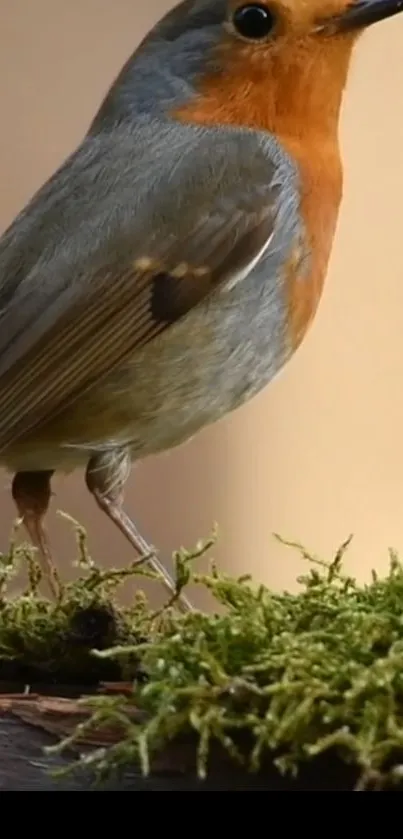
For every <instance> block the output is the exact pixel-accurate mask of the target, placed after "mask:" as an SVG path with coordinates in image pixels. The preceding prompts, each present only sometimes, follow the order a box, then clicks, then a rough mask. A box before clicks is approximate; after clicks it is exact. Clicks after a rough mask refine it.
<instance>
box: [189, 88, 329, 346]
mask: <svg viewBox="0 0 403 839" xmlns="http://www.w3.org/2000/svg"><path fill="white" fill-rule="evenodd" d="M266 80H267V76H266V77H265V83H264V90H263V91H262V84H261V83H260V78H258V79H251V78H246V77H245V74H244V73H240V74H237V73H236V72H232V73H227V74H223V75H222V76H221V77H220V79H219V80H217V79H214V77H212V78H205V79H204V80H203V81H202V83H201V86H200V92H199V95H198V96H197V97H195V98H194V99H193V100H191V101H189V102H188V103H186V104H185V105H184V106H182V107H181V108H179V109H177V110H176V111H175V112H174V113H173V116H174V117H175V118H176V119H179V120H183V121H184V122H194V123H203V124H213V125H218V124H221V125H225V124H227V125H247V126H249V127H251V128H256V129H258V130H267V131H270V132H271V133H274V134H275V135H276V136H277V137H278V139H279V141H280V143H281V144H282V146H283V147H284V148H285V150H286V151H287V152H288V153H289V154H290V155H291V156H292V157H293V159H294V161H295V162H296V163H297V165H298V168H299V173H300V185H301V204H300V207H301V216H302V218H303V221H304V224H305V230H306V233H307V236H308V245H309V249H310V252H311V261H310V271H309V275H308V276H306V271H305V272H304V273H303V275H302V276H301V273H300V271H299V255H298V253H297V252H294V253H293V254H292V256H291V258H290V260H289V262H288V264H287V265H285V266H284V272H285V277H286V284H285V287H286V295H287V306H288V309H289V338H290V342H291V345H292V346H293V348H294V349H296V348H297V347H298V345H299V344H300V343H301V341H302V339H303V337H304V335H305V333H306V331H307V329H308V327H309V325H310V323H311V322H312V319H313V317H314V315H315V312H316V309H317V306H318V303H319V300H320V297H321V294H322V290H323V284H324V280H325V276H326V271H327V266H328V261H329V257H330V252H331V248H332V243H333V238H334V232H335V228H336V223H337V217H338V211H339V205H340V200H341V194H342V169H341V162H340V155H339V149H338V143H337V133H336V131H334V132H332V133H331V134H329V136H326V135H325V136H324V135H323V132H322V133H320V132H315V125H314V123H312V120H310V116H309V115H307V114H305V115H304V116H303V117H301V115H299V114H295V113H293V107H292V103H291V104H290V107H289V108H287V107H284V108H283V109H281V112H280V113H279V109H278V107H277V108H276V106H275V104H274V103H273V107H271V103H270V101H269V100H268V94H267V90H268V85H267V81H266ZM308 126H309V128H310V130H309V131H308V130H307V128H308Z"/></svg>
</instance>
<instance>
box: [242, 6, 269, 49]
mask: <svg viewBox="0 0 403 839" xmlns="http://www.w3.org/2000/svg"><path fill="white" fill-rule="evenodd" d="M232 22H233V25H234V27H235V29H236V31H237V32H239V34H240V35H242V38H247V39H248V40H250V41H260V40H262V39H263V38H267V36H268V35H270V32H271V31H272V29H273V27H274V25H275V23H276V20H275V16H274V14H273V12H271V11H270V9H269V8H268V7H267V6H263V5H260V4H259V3H249V4H248V5H247V6H239V8H238V9H237V10H236V11H235V12H234V15H233V18H232Z"/></svg>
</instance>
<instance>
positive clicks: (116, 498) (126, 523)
mask: <svg viewBox="0 0 403 839" xmlns="http://www.w3.org/2000/svg"><path fill="white" fill-rule="evenodd" d="M130 468H131V459H130V451H129V450H128V449H126V448H120V449H113V450H110V451H103V452H99V453H97V454H95V455H93V456H92V457H91V459H90V461H89V463H88V466H87V470H86V474H85V479H86V484H87V487H88V489H89V491H90V492H91V494H92V495H93V497H94V498H95V501H96V502H97V504H98V506H99V507H100V509H101V510H102V511H103V512H104V513H106V515H107V516H108V518H110V519H111V521H113V522H114V523H115V524H116V525H117V527H118V528H119V530H120V531H121V533H123V535H124V536H125V537H126V539H127V540H128V541H129V542H130V544H131V545H132V546H133V547H134V549H135V550H136V551H137V553H139V554H140V559H139V560H138V563H139V564H140V563H141V562H144V561H145V559H147V562H149V564H150V565H151V567H152V568H153V569H154V571H156V572H157V573H158V574H159V575H160V576H161V577H162V582H163V583H164V585H165V587H166V588H167V590H168V591H169V592H170V594H174V593H175V584H174V581H173V579H172V577H171V576H170V574H168V571H167V570H166V568H164V566H163V565H162V563H161V562H160V561H159V559H157V557H156V555H155V549H154V548H152V547H151V546H150V545H148V544H147V542H146V541H145V539H143V537H142V536H141V534H140V533H139V531H138V530H137V527H136V526H135V524H134V523H133V522H132V520H131V519H130V518H129V516H128V515H127V513H125V511H124V510H123V507H122V504H123V492H124V486H125V483H126V481H127V478H128V477H129V474H130ZM178 602H179V603H180V605H181V606H182V608H183V609H184V610H185V611H193V606H192V604H191V603H190V601H189V600H188V599H187V597H186V596H185V595H184V594H181V595H180V596H179V598H178Z"/></svg>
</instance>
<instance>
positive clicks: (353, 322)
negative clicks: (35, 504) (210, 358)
mask: <svg viewBox="0 0 403 839" xmlns="http://www.w3.org/2000/svg"><path fill="white" fill-rule="evenodd" d="M171 5H172V2H171V3H170V2H169V0H148V2H147V3H140V2H138V0H113V2H110V0H80V2H78V0H72V2H70V3H66V2H64V0H35V3H29V2H27V0H13V3H12V4H11V3H10V2H8V1H7V0H0V101H1V108H2V111H1V113H2V119H1V132H0V184H1V189H0V227H1V229H4V227H5V226H6V225H7V224H8V223H9V222H10V221H11V220H12V218H13V216H14V215H15V214H16V213H17V212H18V210H19V209H20V208H21V207H22V205H23V204H24V203H25V202H26V201H27V200H28V199H29V197H30V196H31V194H32V193H33V192H34V190H35V189H36V188H37V187H38V186H39V185H40V184H41V183H42V182H43V181H44V180H45V178H46V177H48V176H49V175H50V174H51V173H52V172H53V171H54V169H55V168H56V166H57V165H58V164H59V163H60V162H61V161H62V159H63V158H64V157H65V156H66V155H67V154H68V153H69V152H70V151H71V150H72V149H73V147H74V145H75V144H76V143H77V142H78V141H79V140H80V138H81V136H82V134H83V133H84V132H85V130H86V128H87V126H88V123H89V121H90V120H91V118H92V116H93V114H94V112H95V110H96V108H97V107H98V104H99V102H100V100H101V98H102V96H103V95H104V93H105V91H106V89H107V88H108V86H109V84H110V83H111V81H112V79H113V77H114V76H115V74H116V73H117V72H118V70H119V69H120V67H121V65H122V64H123V62H124V61H125V59H126V57H127V56H128V55H129V53H130V52H131V51H132V49H133V48H134V47H135V45H136V43H137V42H138V40H139V38H140V37H141V36H142V35H143V33H144V32H145V31H146V29H147V28H148V27H149V26H150V25H151V24H152V23H153V22H154V21H155V20H156V19H157V17H159V15H160V14H161V13H162V12H163V11H165V10H166V9H167V8H169V7H170V6H171ZM402 39H403V16H402V19H400V20H399V19H393V20H390V21H388V22H385V23H382V24H380V25H378V26H377V27H374V28H373V30H372V31H371V32H369V33H367V35H366V36H365V37H364V39H363V41H362V42H361V44H360V45H359V48H358V50H357V52H356V55H355V60H354V66H353V72H352V74H351V79H350V85H349V90H348V95H347V97H346V100H345V107H344V114H343V126H342V139H343V149H344V160H345V195H344V203H343V212H342V217H341V219H340V223H339V229H338V235H337V243H336V246H335V249H334V252H333V257H332V262H331V267H330V271H329V275H328V279H327V285H326V289H325V294H324V297H323V300H322V304H321V306H320V309H319V313H318V316H317V319H316V322H315V324H314V327H313V328H312V330H311V332H310V334H309V336H308V338H307V339H306V341H305V343H304V345H303V347H302V348H301V349H300V351H299V352H298V353H297V355H296V357H295V358H294V359H293V361H292V362H291V363H290V364H289V366H288V367H287V368H286V370H285V371H284V373H283V374H282V376H281V377H280V378H279V379H278V380H277V381H276V382H275V383H274V384H272V385H271V386H270V387H269V388H268V389H267V390H266V392H265V393H264V394H262V395H261V396H260V397H258V398H256V399H255V400H254V401H253V403H251V404H249V405H247V406H246V407H244V408H242V409H241V410H239V411H238V412H237V413H236V414H235V415H233V416H232V417H231V418H230V419H226V420H224V421H222V422H221V423H219V424H218V425H216V426H215V427H214V428H211V429H209V430H208V431H207V432H204V433H203V434H201V435H200V436H199V437H198V438H197V439H195V440H193V441H192V442H190V443H188V444H187V445H185V446H184V447H182V448H180V449H177V450H176V451H174V452H171V453H170V454H168V455H163V456H160V457H158V458H156V459H150V460H149V461H147V462H144V463H143V464H141V465H139V466H138V467H137V468H136V469H135V470H134V472H133V475H132V478H131V480H130V483H129V487H128V491H127V507H128V509H129V510H130V512H132V513H135V515H136V517H137V521H138V523H139V525H140V526H141V527H142V529H143V531H144V533H145V534H146V535H148V537H149V538H151V539H152V540H153V541H154V543H156V544H158V545H159V546H160V547H161V549H162V550H163V552H165V553H166V552H170V551H171V550H172V549H173V548H175V547H177V546H178V545H180V544H181V543H185V544H187V545H191V544H193V543H194V542H195V540H196V539H197V538H199V537H200V536H202V535H207V534H208V533H209V531H210V527H211V525H212V523H213V521H214V520H217V521H218V523H219V526H220V531H221V538H220V543H219V547H218V548H217V549H216V550H215V555H216V556H217V557H218V559H219V560H220V562H221V563H222V565H223V566H225V567H227V568H230V569H231V570H232V571H234V572H236V573H238V572H239V573H244V572H245V571H249V572H251V573H252V574H253V575H254V576H255V577H256V578H257V579H259V580H263V581H264V582H266V583H269V584H270V585H273V586H275V587H276V588H278V587H280V588H282V587H283V586H286V587H293V586H294V585H295V577H296V575H297V574H298V573H300V571H301V563H300V561H299V559H298V557H297V556H296V555H294V554H293V553H292V552H289V551H287V550H285V549H284V548H282V547H281V546H279V545H278V544H276V543H275V542H274V541H273V538H272V532H273V531H278V532H280V533H281V534H282V535H284V536H286V537H289V538H292V539H296V540H301V541H303V542H304V543H305V544H306V545H307V546H309V547H311V548H312V549H313V550H315V551H316V552H322V553H330V552H332V551H333V550H335V548H336V547H337V546H338V545H339V543H340V542H341V541H342V540H343V539H344V538H345V537H346V536H347V535H348V534H349V533H350V532H354V534H355V539H354V541H353V544H352V546H351V549H350V553H349V563H348V564H349V568H350V570H351V571H352V572H353V573H356V574H358V575H359V577H360V578H361V579H363V578H365V577H367V576H368V574H369V570H370V568H371V566H376V568H377V569H378V570H379V571H381V572H382V571H384V570H385V569H386V565H387V548H388V546H389V545H394V546H396V547H397V548H398V549H399V548H400V549H401V550H402V551H403V439H402V438H403V434H402V429H403V394H402V377H403V328H402V327H403V249H402V241H403V238H402V237H403V233H402V227H403V218H402V200H401V196H402V194H403V100H402V82H403V64H402V59H401V47H402ZM54 486H55V492H56V497H55V498H54V500H53V506H52V513H51V515H50V518H49V522H50V531H51V535H52V539H53V541H54V545H55V548H56V550H57V552H58V557H59V562H60V563H61V564H62V565H63V568H64V573H66V574H67V573H68V561H69V559H70V557H71V553H72V547H73V542H72V536H71V532H70V529H69V527H68V526H67V525H66V523H65V522H62V521H60V520H58V518H57V516H56V512H55V511H56V509H57V508H58V507H62V508H63V509H65V510H67V511H68V512H69V513H70V514H71V515H73V516H76V517H78V518H80V520H81V521H82V522H83V523H84V524H85V525H86V526H88V528H89V531H90V537H91V539H90V546H91V549H92V552H93V553H94V555H96V556H97V557H98V558H101V559H102V561H103V562H104V563H105V564H107V563H113V564H122V563H124V562H125V561H127V560H129V558H130V556H131V552H130V550H129V549H128V548H127V547H126V545H125V542H124V540H123V539H122V537H121V536H120V535H119V534H117V533H115V532H114V528H113V526H112V525H110V524H109V523H108V522H105V521H104V520H103V518H102V516H101V515H100V514H99V513H98V511H97V510H95V508H94V504H93V501H92V500H91V498H90V497H88V495H87V493H86V490H85V488H84V486H83V479H82V475H81V474H79V473H78V474H76V475H75V476H73V477H68V478H65V477H61V478H58V480H57V481H55V485H54ZM9 490H10V478H9V476H7V475H5V474H4V473H1V474H0V544H1V545H2V546H6V544H7V539H8V534H9V530H10V526H11V522H12V519H13V517H14V515H15V512H14V508H13V505H12V503H11V500H10V492H9ZM199 602H200V601H199Z"/></svg>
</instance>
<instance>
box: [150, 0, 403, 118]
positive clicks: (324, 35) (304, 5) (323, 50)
mask: <svg viewBox="0 0 403 839" xmlns="http://www.w3.org/2000/svg"><path fill="white" fill-rule="evenodd" d="M400 11H403V0H355V2H354V0H353V2H351V0H260V2H247V0H184V2H182V3H180V4H179V5H177V6H175V7H174V9H173V10H172V11H171V12H169V13H168V14H167V15H166V16H165V18H164V19H163V20H162V21H161V22H160V23H159V24H158V25H157V27H156V28H155V30H154V31H153V33H151V40H152V41H153V42H154V47H155V46H156V45H157V43H159V44H160V45H161V47H162V44H165V45H169V56H170V58H171V61H172V60H173V62H174V64H175V72H176V73H181V67H182V75H183V77H186V74H187V75H188V76H190V75H192V77H194V82H195V84H194V86H195V89H196V99H197V100H198V101H199V102H200V107H201V108H202V107H204V112H205V115H207V113H208V110H209V108H210V111H211V113H212V114H213V113H214V118H215V119H217V118H218V117H219V115H220V113H221V114H222V117H223V118H224V117H225V114H227V117H228V119H227V121H231V122H237V121H239V120H238V118H237V114H239V118H240V119H241V121H244V122H245V121H250V123H251V124H253V125H255V124H259V123H260V122H262V120H263V121H265V122H266V124H265V125H264V126H262V127H267V128H274V130H276V128H277V127H278V125H279V121H280V122H281V121H282V119H283V118H286V116H287V113H288V114H289V115H290V117H291V118H292V119H293V120H295V119H296V118H297V119H300V120H301V121H304V122H305V124H306V125H309V120H310V118H312V116H314V115H315V114H316V116H317V118H318V120H319V121H320V119H323V120H324V121H325V122H326V120H332V119H334V120H336V121H337V119H338V113H339V108H340V102H341V97H342V93H343V89H344V86H345V83H346V79H347V73H348V68H349V62H350V57H351V52H352V48H353V46H354V43H355V41H356V40H357V38H358V37H359V35H360V34H361V33H362V32H364V30H366V29H367V28H368V27H369V26H371V25H372V24H374V23H377V22H380V21H382V20H384V19H385V18H388V17H391V16H392V15H396V14H398V13H399V12H400ZM147 41H148V39H147ZM172 55H174V56H175V57H174V59H172ZM154 56H155V53H154ZM167 56H168V53H167ZM167 69H169V68H167ZM192 81H193V78H192ZM179 98H180V97H179ZM203 102H204V106H203ZM194 106H195V103H193V105H192V107H193V108H194ZM240 109H243V110H242V112H241V110H240ZM273 119H274V121H275V124H274V125H273V124H272V123H273Z"/></svg>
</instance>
